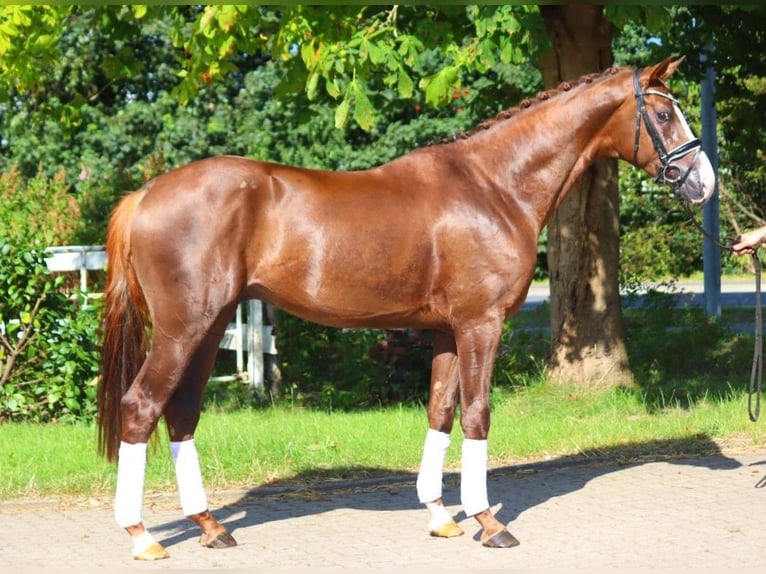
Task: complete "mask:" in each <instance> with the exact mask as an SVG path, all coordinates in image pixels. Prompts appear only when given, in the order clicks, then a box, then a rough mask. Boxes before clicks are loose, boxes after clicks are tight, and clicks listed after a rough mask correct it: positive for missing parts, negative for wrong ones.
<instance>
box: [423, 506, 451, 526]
mask: <svg viewBox="0 0 766 574" xmlns="http://www.w3.org/2000/svg"><path fill="white" fill-rule="evenodd" d="M426 508H427V509H428V510H429V512H430V513H431V520H429V521H428V530H431V531H434V530H438V529H439V528H441V527H442V526H444V525H445V524H448V523H450V522H452V516H451V515H450V513H449V512H447V509H446V508H445V507H444V505H443V504H436V503H435V502H427V503H426Z"/></svg>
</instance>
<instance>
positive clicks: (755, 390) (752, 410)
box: [681, 201, 763, 422]
mask: <svg viewBox="0 0 766 574" xmlns="http://www.w3.org/2000/svg"><path fill="white" fill-rule="evenodd" d="M681 204H682V205H683V206H684V210H686V214H687V215H688V216H689V221H691V222H692V223H693V224H694V225H695V226H696V227H697V229H699V230H700V231H701V232H702V235H704V236H705V237H707V238H708V239H709V240H710V241H711V242H712V243H713V245H715V246H716V247H718V248H719V249H720V250H721V251H728V252H729V253H731V251H732V246H733V245H734V244H735V243H736V239H733V238H727V239H726V242H727V243H728V245H725V244H723V243H721V242H720V241H718V240H717V239H716V238H715V237H713V236H712V235H711V234H710V233H708V232H707V231H706V230H705V228H704V227H702V225H701V224H700V223H699V222H698V221H697V220H696V219H695V218H694V213H692V210H691V207H689V204H688V203H687V202H685V201H682V202H681ZM756 249H757V248H756ZM752 258H753V271H754V273H755V344H754V348H753V367H752V369H751V371H750V387H749V389H748V395H747V414H748V416H749V417H750V420H751V421H753V422H756V421H757V420H758V418H759V417H760V416H761V390H762V388H763V312H762V305H761V260H760V259H759V258H758V253H757V251H755V250H754V251H753V255H752ZM753 397H755V407H754V406H753Z"/></svg>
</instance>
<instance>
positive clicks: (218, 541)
mask: <svg viewBox="0 0 766 574" xmlns="http://www.w3.org/2000/svg"><path fill="white" fill-rule="evenodd" d="M204 538H205V537H204V536H203V537H202V538H200V539H199V543H200V544H202V546H204V547H205V548H231V547H232V546H236V545H237V541H236V540H234V537H233V536H232V535H231V534H229V533H228V532H221V533H220V534H219V535H218V536H216V537H215V538H213V539H212V540H208V541H206V540H205V539H204Z"/></svg>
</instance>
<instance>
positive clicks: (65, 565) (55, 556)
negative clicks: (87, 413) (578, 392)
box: [0, 447, 766, 572]
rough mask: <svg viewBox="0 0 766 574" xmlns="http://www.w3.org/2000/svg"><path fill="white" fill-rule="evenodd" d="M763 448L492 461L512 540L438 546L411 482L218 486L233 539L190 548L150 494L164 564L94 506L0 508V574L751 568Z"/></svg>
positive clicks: (759, 561) (763, 510) (220, 512)
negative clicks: (495, 545)
mask: <svg viewBox="0 0 766 574" xmlns="http://www.w3.org/2000/svg"><path fill="white" fill-rule="evenodd" d="M765 486H766V447H764V448H762V449H757V450H749V451H740V452H737V453H734V454H722V453H719V454H717V455H715V456H707V457H702V458H686V459H668V460H664V461H657V460H654V461H651V460H645V461H638V462H633V463H630V464H622V465H618V464H614V463H608V462H603V461H602V462H596V463H593V462H589V463H584V462H583V461H582V460H579V461H577V460H574V461H573V460H568V461H552V462H550V463H540V464H532V465H526V466H516V467H506V468H500V469H494V470H493V471H492V473H491V480H490V498H491V500H492V501H496V505H495V507H494V509H495V511H496V512H497V514H498V517H499V518H500V519H501V520H503V521H504V522H506V523H509V527H510V529H511V532H513V533H514V535H515V536H516V537H517V538H519V539H520V540H521V546H519V547H517V548H513V549H508V550H493V549H487V548H482V547H481V545H480V544H479V543H478V542H477V540H476V539H475V537H476V534H477V527H476V524H475V523H474V521H473V519H466V518H465V516H463V515H462V514H461V513H460V512H459V505H458V504H457V492H458V489H457V485H456V484H455V479H454V477H452V476H449V477H448V480H447V489H446V492H445V495H446V497H445V498H446V502H447V505H448V508H450V509H451V510H452V511H453V513H455V514H456V515H457V519H458V520H459V521H460V522H461V523H462V525H463V527H464V529H465V530H466V535H465V536H463V537H461V538H455V539H450V540H444V539H436V538H431V537H429V536H428V535H427V532H426V531H425V527H426V522H427V513H426V511H425V510H424V509H422V508H420V507H419V506H418V505H417V504H416V501H415V494H414V477H412V476H404V477H402V476H399V477H392V478H391V480H390V481H387V482H380V483H376V484H369V483H368V484H366V485H364V484H363V485H360V484H359V483H355V484H345V485H340V487H336V488H329V489H328V488H325V489H319V490H297V491H296V490H292V491H290V490H285V491H282V492H274V491H273V490H271V491H265V492H264V491H258V490H253V491H250V492H238V493H232V492H229V493H219V494H213V495H212V496H211V502H212V504H213V507H214V508H216V509H217V510H216V512H215V514H216V516H217V517H218V518H219V519H220V520H222V522H224V523H225V524H226V525H227V526H228V528H229V529H230V530H231V531H232V532H233V534H234V535H235V537H236V538H237V540H238V541H239V546H237V547H235V548H230V549H226V550H209V549H205V548H202V547H200V546H199V545H198V543H197V532H196V530H192V529H190V527H189V525H190V523H188V522H187V521H186V520H184V519H182V518H180V511H179V510H178V508H177V504H176V503H175V500H174V499H165V498H158V499H151V498H150V499H149V500H148V501H147V508H146V509H145V519H146V523H147V525H148V526H149V528H150V530H151V531H152V532H153V533H154V535H155V537H156V538H157V539H158V540H159V541H161V542H162V543H163V544H164V545H165V546H166V547H167V548H168V550H169V552H170V554H171V558H170V559H169V560H163V561H160V562H154V563H142V562H136V561H133V560H131V558H130V554H129V540H128V538H127V536H126V535H125V534H124V533H123V532H122V531H121V530H120V529H119V528H117V526H116V525H115V524H114V522H113V519H112V512H111V509H110V508H108V507H106V506H96V507H89V506H88V505H87V504H83V505H81V507H77V506H76V505H75V506H73V505H71V504H70V505H69V506H66V507H60V506H57V505H55V504H41V503H34V504H33V503H23V502H18V501H17V502H8V501H6V502H4V503H0V521H2V524H3V527H2V528H0V548H2V551H0V572H15V571H18V570H19V569H34V570H37V571H43V570H46V569H47V570H50V569H51V568H52V567H53V568H58V569H83V568H86V569H93V568H104V569H110V570H114V569H116V568H117V569H122V570H124V569H131V570H164V569H179V568H184V569H188V568H205V569H244V568H259V569H260V570H276V569H283V568H288V567H289V568H292V569H300V570H303V569H306V570H307V569H309V568H311V569H312V570H314V569H316V568H320V569H322V568H330V569H334V570H337V569H352V568H353V569H388V570H396V571H400V570H403V569H408V568H409V569H416V570H418V571H420V572H422V571H423V570H433V571H435V570H437V569H439V570H442V569H463V570H474V571H475V570H483V569H508V568H512V569H517V568H530V569H532V568H534V569H537V568H545V569H551V568H553V569H570V568H588V569H591V568H596V567H598V568H620V569H625V568H642V569H646V568H652V569H655V568H694V569H695V570H698V569H700V568H716V569H720V568H726V569H727V570H729V571H732V570H734V571H737V572H741V571H742V569H751V568H759V567H762V565H763V561H764V556H763V554H764V519H766V487H765Z"/></svg>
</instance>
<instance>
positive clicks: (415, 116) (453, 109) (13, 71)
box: [0, 5, 766, 400]
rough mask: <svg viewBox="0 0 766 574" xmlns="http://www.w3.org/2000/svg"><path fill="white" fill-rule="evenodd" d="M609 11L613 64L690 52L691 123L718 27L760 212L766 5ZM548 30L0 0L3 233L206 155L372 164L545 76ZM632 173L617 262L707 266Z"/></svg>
mask: <svg viewBox="0 0 766 574" xmlns="http://www.w3.org/2000/svg"><path fill="white" fill-rule="evenodd" d="M605 14H606V16H607V17H608V18H609V20H610V21H611V22H612V23H613V24H614V25H615V27H616V28H617V30H618V33H617V36H616V42H615V45H614V56H615V60H616V63H617V64H629V65H647V64H650V63H653V62H655V61H657V60H659V59H660V58H662V57H664V56H665V55H669V54H673V55H679V54H686V55H687V61H686V64H685V65H684V66H683V68H682V70H681V73H682V75H681V77H679V78H677V79H676V78H674V80H673V82H674V83H673V86H672V88H673V90H674V93H676V95H678V96H679V97H680V98H681V100H682V107H683V109H684V111H685V112H686V113H687V116H688V117H689V118H690V119H691V120H692V124H693V129H694V130H695V132H697V133H699V132H700V126H699V121H698V117H699V114H698V113H697V112H696V111H695V110H696V109H698V107H699V89H698V87H697V83H698V81H699V79H700V77H701V74H702V73H703V72H704V66H703V65H702V64H700V62H699V58H698V57H697V56H696V55H697V54H699V53H706V46H708V45H711V44H712V45H714V46H715V51H714V52H712V53H709V54H708V62H713V63H714V64H715V66H716V73H717V93H716V96H717V103H718V118H719V122H720V127H719V130H720V138H719V142H720V143H719V149H720V153H721V160H720V164H721V166H722V169H721V178H722V179H721V183H722V186H721V188H722V197H723V200H724V201H723V208H722V214H723V215H724V217H727V218H728V219H727V220H726V221H725V225H724V229H723V233H724V234H728V233H730V230H729V229H728V227H734V226H735V225H741V226H745V227H746V226H747V225H748V222H749V221H753V219H752V218H757V217H759V216H760V217H763V215H762V214H763V212H762V211H761V210H760V207H761V206H763V205H766V203H764V202H766V191H764V179H766V175H764V167H763V165H764V162H763V161H762V159H763V157H762V156H763V148H764V146H763V130H759V129H758V126H759V123H758V121H754V120H753V118H757V119H758V118H760V117H761V116H762V115H763V113H762V111H763V106H764V105H765V102H766V100H765V99H764V92H765V91H766V90H764V86H763V78H764V76H765V75H764V70H763V66H764V64H763V61H762V58H761V57H760V52H761V47H762V46H763V34H764V32H763V30H764V29H766V27H764V25H763V24H764V22H763V19H764V16H765V15H766V10H764V9H763V8H762V7H747V6H742V7H740V6H664V7H646V6H624V5H611V6H607V7H606V8H605ZM548 46H549V39H548V37H547V32H546V30H545V28H544V25H543V22H542V19H541V17H540V13H539V10H538V7H537V6H511V5H504V6H413V5H398V6H338V7H332V8H328V7H326V6H286V7H280V8H278V9H277V8H273V7H266V6H255V5H226V6H224V5H215V6H213V5H209V6H188V5H187V6H181V5H178V6H170V5H165V6H162V5H155V6H142V5H123V6H97V5H88V6H86V5H82V6H80V5H40V6H36V5H35V6H33V5H14V6H2V7H0V172H2V175H0V182H4V183H2V185H5V189H6V191H5V196H4V197H3V203H2V205H0V242H3V241H8V240H11V239H14V240H15V239H18V238H19V236H20V235H25V236H26V237H22V239H40V241H41V244H43V243H45V242H46V241H47V240H46V239H43V238H44V237H49V238H52V239H51V240H52V241H56V242H62V243H66V242H69V243H101V242H103V236H104V225H105V222H106V219H107V217H108V214H109V212H110V210H111V208H112V206H113V205H114V203H115V201H116V199H117V197H119V195H120V194H122V193H123V192H124V190H127V189H132V188H135V187H137V186H139V185H141V184H142V183H143V182H144V181H146V180H147V179H148V178H150V177H152V176H154V175H156V174H157V173H159V172H161V171H165V170H166V169H169V168H172V167H176V166H178V165H182V164H184V163H188V162H189V161H192V160H195V159H198V158H201V157H205V156H210V155H219V154H224V153H235V154H240V155H246V156H253V157H259V158H262V159H269V160H273V161H279V162H284V163H290V164H297V165H302V166H306V167H318V168H326V169H363V168H366V167H371V166H373V165H376V164H379V163H382V162H384V161H387V160H389V159H392V158H393V157H396V156H398V155H401V154H403V153H406V152H407V151H409V150H411V149H413V148H415V147H417V146H419V145H424V144H427V143H429V142H433V141H437V140H439V139H442V138H448V137H451V136H454V134H456V133H458V132H460V131H463V130H465V129H468V128H469V127H471V126H473V125H475V124H476V123H478V122H479V121H481V120H483V119H486V118H488V117H491V116H493V115H494V114H496V113H497V112H498V111H500V110H501V109H503V108H506V107H509V106H510V105H513V104H515V103H517V102H518V101H519V100H521V99H523V98H524V97H527V96H530V95H532V94H533V93H534V92H536V91H537V90H539V89H540V88H541V81H540V74H539V72H538V70H537V67H536V64H537V60H538V57H539V56H540V55H541V54H542V53H543V52H544V51H545V50H546V49H548ZM620 177H621V189H622V194H621V195H622V202H623V203H622V207H621V223H622V227H623V241H622V244H621V250H622V254H621V262H622V267H623V277H624V279H625V280H626V281H630V282H633V281H636V280H642V279H643V280H656V279H664V278H666V277H667V275H679V274H684V273H688V272H691V271H694V270H696V269H698V268H699V266H700V259H701V254H700V249H699V238H698V237H697V236H696V234H695V232H694V231H693V229H692V228H691V227H690V226H688V225H687V224H685V222H684V216H683V214H682V213H681V212H680V210H678V208H677V203H676V202H675V200H674V198H672V197H671V196H670V195H669V194H668V193H667V192H666V190H664V189H661V188H660V187H658V186H656V185H655V184H653V183H652V182H651V181H649V180H648V178H645V177H644V176H642V175H641V174H639V173H638V172H637V171H636V170H633V169H632V168H627V169H623V170H621V175H620ZM11 187H13V188H14V189H15V190H17V191H16V192H15V195H11V194H10V193H8V191H7V190H8V189H10V188H11ZM75 200H76V201H75ZM730 212H731V213H732V215H731V216H729V213H730ZM41 214H42V217H41ZM25 221H26V225H25ZM734 222H736V223H734ZM20 229H23V230H25V231H23V232H19V230H20ZM54 233H55V234H54ZM46 234H47V235H46ZM541 250H542V251H544V250H545V239H544V237H543V240H542V241H541ZM16 260H17V261H18V257H17V259H16ZM544 260H545V258H544V256H541V257H540V261H541V262H544ZM540 270H541V272H543V273H544V272H545V269H544V266H542V265H541V267H540ZM293 329H294V332H296V333H300V332H303V331H302V329H303V326H302V325H295V326H293ZM338 337H339V338H342V335H340V334H338ZM320 339H321V338H320ZM326 339H327V340H328V341H329V338H326ZM368 342H369V341H367V340H364V341H363V344H364V345H366V344H367V343H368ZM332 344H333V345H336V346H340V347H342V346H343V345H344V344H345V343H344V342H339V341H338V340H336V339H334V338H333V339H332ZM351 344H357V343H356V342H351V343H349V345H351ZM298 370H299V371H300V369H298ZM335 399H337V397H335ZM371 400H374V397H373V399H371Z"/></svg>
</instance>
